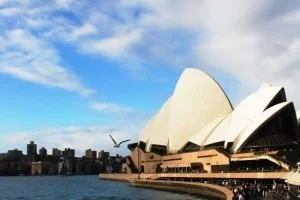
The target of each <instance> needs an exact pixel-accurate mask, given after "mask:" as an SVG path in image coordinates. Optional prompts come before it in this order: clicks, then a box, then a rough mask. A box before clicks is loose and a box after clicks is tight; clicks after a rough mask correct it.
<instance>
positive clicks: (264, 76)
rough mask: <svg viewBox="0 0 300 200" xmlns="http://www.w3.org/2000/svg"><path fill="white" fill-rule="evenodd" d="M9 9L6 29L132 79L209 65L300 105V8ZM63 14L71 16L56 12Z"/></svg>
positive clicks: (143, 0) (229, 4)
mask: <svg viewBox="0 0 300 200" xmlns="http://www.w3.org/2000/svg"><path fill="white" fill-rule="evenodd" d="M7 2H8V1H6V3H5V2H4V3H3V5H9V6H4V7H3V8H2V9H0V13H2V15H3V16H5V17H6V18H9V19H10V17H11V18H13V17H15V18H13V19H14V20H8V21H7V22H6V21H4V22H2V23H9V27H11V26H15V27H21V28H25V29H26V30H27V31H29V32H30V31H32V30H40V32H39V33H38V35H39V36H41V37H42V38H43V39H47V42H49V43H51V42H53V41H54V42H58V43H67V44H69V45H73V47H75V48H76V49H77V50H79V52H80V53H84V54H93V55H100V56H106V57H108V58H110V59H113V60H118V61H119V62H120V63H121V66H122V67H126V69H128V70H130V71H138V72H137V73H135V74H139V72H140V71H141V70H140V66H144V65H151V64H152V63H155V65H157V66H161V65H167V66H168V65H172V66H174V67H183V66H186V65H193V66H197V65H198V66H200V67H201V68H202V69H203V68H204V67H203V66H207V67H206V69H207V70H208V71H213V70H210V69H209V67H212V68H214V69H217V70H219V71H224V72H226V73H229V74H231V75H232V76H233V77H235V78H236V79H239V80H240V81H241V82H242V83H241V84H244V85H247V86H246V87H249V86H248V85H250V86H251V87H249V88H251V89H249V90H254V88H257V87H258V86H259V85H260V83H261V82H264V81H266V82H269V83H270V84H273V85H283V86H285V87H286V89H287V92H288V96H291V98H290V99H291V100H295V101H300V96H299V95H298V92H297V91H296V88H297V77H298V76H299V73H300V68H299V66H298V64H299V63H300V58H298V56H297V55H299V53H300V52H299V51H300V48H299V41H300V37H299V31H300V29H299V27H300V26H299V25H300V20H299V18H300V17H299V16H300V15H299V13H300V5H299V4H300V3H299V2H297V1H293V2H290V3H289V4H285V3H283V2H280V1H275V2H274V1H269V0H263V1H250V0H249V1H243V2H240V1H238V0H229V1H226V2H220V1H216V0H203V1H198V0H189V1H173V0H162V1H154V0H132V1H123V0H120V1H118V2H111V1H102V2H101V4H98V3H95V2H93V1H92V2H91V1H82V2H77V1H76V2H75V3H74V1H69V0H57V1H50V3H43V4H38V3H36V2H35V3H27V4H26V3H20V2H18V3H11V5H10V4H8V3H7ZM14 2H15V1H14ZM28 2H31V1H28ZM44 4H45V5H44ZM60 9H65V10H63V11H64V12H70V14H71V15H70V16H72V17H70V18H66V17H65V15H63V14H62V15H60V14H59V12H56V11H57V10H59V11H60ZM83 10H84V11H85V12H82V11H83ZM21 16H22V17H21ZM23 16H24V17H23ZM16 19H18V20H16ZM39 19H40V20H39ZM50 19H51V20H50ZM22 20H24V21H25V22H28V23H22V22H23V21H22ZM12 21H14V22H15V23H11V22H12ZM43 21H44V22H45V23H43ZM0 48H1V47H0ZM55 64H56V65H58V64H57V63H55ZM258 72H259V73H258ZM140 76H142V75H140ZM232 90H236V91H238V87H236V88H232ZM238 98H239V99H241V98H242V97H241V95H239V97H238ZM297 104H298V103H297ZM298 105H299V104H298Z"/></svg>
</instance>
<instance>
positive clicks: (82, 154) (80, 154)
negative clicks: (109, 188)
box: [0, 141, 122, 158]
mask: <svg viewBox="0 0 300 200" xmlns="http://www.w3.org/2000/svg"><path fill="white" fill-rule="evenodd" d="M28 142H29V143H27V144H24V146H25V147H24V148H23V147H22V148H19V147H15V148H12V149H7V150H4V151H3V152H0V154H6V153H8V152H9V151H14V150H18V151H21V152H22V154H23V155H27V156H28V155H30V154H33V153H28V151H30V150H28V145H29V144H34V145H36V147H35V152H36V154H34V155H39V156H41V150H42V151H45V150H46V153H45V152H42V154H46V155H52V156H53V155H54V154H53V151H59V152H60V153H59V154H60V155H62V154H63V153H62V152H63V151H65V150H74V152H75V154H74V156H75V157H89V156H87V152H88V151H90V153H92V152H96V158H97V157H98V154H99V153H100V152H108V153H109V154H110V152H109V151H106V150H105V149H91V148H89V149H85V150H84V151H83V152H82V151H79V152H76V150H75V149H72V148H69V147H64V148H61V149H59V148H57V147H55V146H53V147H44V146H40V147H39V145H38V144H37V143H35V142H34V141H28ZM31 151H34V150H31ZM91 155H92V154H91ZM113 155H114V154H110V156H113ZM115 155H120V156H122V155H121V154H118V153H117V154H115ZM93 156H94V155H93Z"/></svg>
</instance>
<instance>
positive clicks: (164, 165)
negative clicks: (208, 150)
mask: <svg viewBox="0 0 300 200" xmlns="http://www.w3.org/2000/svg"><path fill="white" fill-rule="evenodd" d="M160 167H161V168H167V167H168V168H178V167H191V164H190V163H183V164H182V163H181V164H163V165H161V166H160Z"/></svg>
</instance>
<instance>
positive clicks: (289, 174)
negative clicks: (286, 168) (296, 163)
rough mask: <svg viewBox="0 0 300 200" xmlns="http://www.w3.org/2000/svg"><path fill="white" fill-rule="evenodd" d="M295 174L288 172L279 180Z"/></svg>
mask: <svg viewBox="0 0 300 200" xmlns="http://www.w3.org/2000/svg"><path fill="white" fill-rule="evenodd" d="M294 173H295V172H290V173H288V174H286V175H284V176H282V177H281V178H280V179H287V178H288V177H289V176H291V175H292V174H294Z"/></svg>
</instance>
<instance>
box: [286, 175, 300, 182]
mask: <svg viewBox="0 0 300 200" xmlns="http://www.w3.org/2000/svg"><path fill="white" fill-rule="evenodd" d="M299 175H300V173H299V172H294V173H293V174H292V175H290V176H289V177H287V178H286V180H285V182H287V183H290V182H291V181H292V180H294V179H295V178H296V177H298V176H299Z"/></svg>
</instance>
